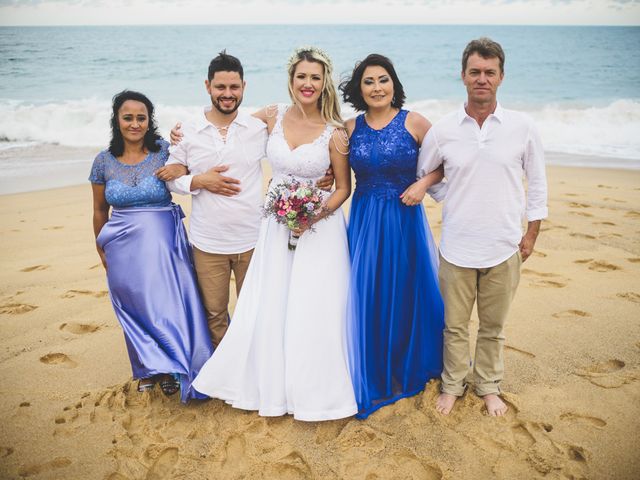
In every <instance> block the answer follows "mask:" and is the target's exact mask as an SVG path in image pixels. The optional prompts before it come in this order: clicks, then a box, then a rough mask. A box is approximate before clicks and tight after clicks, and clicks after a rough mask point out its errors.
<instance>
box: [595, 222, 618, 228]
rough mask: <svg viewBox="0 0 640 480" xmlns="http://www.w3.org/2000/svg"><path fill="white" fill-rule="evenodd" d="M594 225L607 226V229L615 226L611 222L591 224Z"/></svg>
mask: <svg viewBox="0 0 640 480" xmlns="http://www.w3.org/2000/svg"><path fill="white" fill-rule="evenodd" d="M593 224H594V225H607V226H609V227H615V226H616V224H615V223H613V222H593Z"/></svg>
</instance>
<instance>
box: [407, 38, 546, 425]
mask: <svg viewBox="0 0 640 480" xmlns="http://www.w3.org/2000/svg"><path fill="white" fill-rule="evenodd" d="M503 76H504V52H503V50H502V48H501V47H500V45H499V44H498V43H496V42H493V41H492V40H490V39H487V38H481V39H478V40H474V41H472V42H470V43H469V44H468V45H467V47H466V49H465V51H464V53H463V57H462V80H463V82H464V84H465V86H466V88H467V102H466V104H465V105H463V106H461V107H460V109H459V110H458V111H455V112H452V113H451V114H449V115H447V116H446V117H444V118H443V119H442V120H440V121H439V122H437V123H436V124H435V125H434V126H433V127H432V128H431V129H430V130H429V132H428V133H427V136H426V137H425V140H424V142H423V146H422V150H421V152H420V158H419V161H418V174H419V176H422V175H426V174H427V173H429V172H431V171H433V170H435V169H436V168H438V167H439V166H440V165H444V169H445V178H446V180H447V182H446V184H445V185H444V186H443V187H441V190H440V191H439V192H438V191H436V193H434V194H433V196H434V198H436V199H438V200H440V199H444V207H443V210H442V237H441V241H440V271H439V279H440V289H441V291H442V296H443V299H444V304H445V332H444V370H443V373H442V393H441V394H440V396H439V397H438V402H437V405H436V409H437V410H438V411H439V412H440V413H443V414H445V415H446V414H448V413H449V412H450V411H451V409H452V408H453V406H454V403H455V400H456V399H457V397H459V396H461V395H462V394H463V393H464V391H465V388H466V385H465V377H466V376H467V373H468V369H469V320H470V315H471V311H472V309H473V305H474V303H475V301H476V298H477V302H478V317H479V320H480V327H479V330H478V338H477V342H476V354H475V360H474V362H473V377H474V383H475V388H476V393H477V394H478V395H479V396H481V397H482V398H483V399H484V401H485V405H486V407H487V411H488V413H489V414H490V415H492V416H500V415H504V413H505V412H506V411H507V406H506V405H505V403H504V402H503V401H502V400H501V399H500V397H499V396H498V395H499V394H500V382H501V380H502V377H503V373H504V361H503V346H504V334H503V328H504V322H505V320H506V317H507V313H508V310H509V306H510V304H511V300H512V299H513V296H514V294H515V291H516V288H517V286H518V283H519V280H520V266H521V264H522V262H523V261H525V260H526V259H527V258H528V257H529V255H531V253H532V251H533V247H534V244H535V241H536V238H537V236H538V231H539V228H540V221H541V219H543V218H545V217H546V216H547V183H546V175H545V166H544V152H543V148H542V144H541V142H540V138H539V136H538V133H537V132H536V129H535V127H534V125H533V122H532V121H531V120H530V119H529V118H528V117H526V116H525V115H523V114H521V113H519V112H515V111H512V110H507V109H504V108H502V107H501V106H500V104H499V103H498V102H497V100H496V93H497V90H498V87H499V86H500V83H501V82H502V79H503ZM523 176H524V177H526V179H527V184H528V187H527V192H526V194H525V189H524V186H523ZM525 217H526V219H527V221H528V224H527V229H526V233H525V234H524V235H523V234H522V231H523V230H522V222H523V218H525Z"/></svg>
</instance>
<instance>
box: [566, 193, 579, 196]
mask: <svg viewBox="0 0 640 480" xmlns="http://www.w3.org/2000/svg"><path fill="white" fill-rule="evenodd" d="M564 196H565V197H579V196H580V195H578V194H577V193H565V194H564Z"/></svg>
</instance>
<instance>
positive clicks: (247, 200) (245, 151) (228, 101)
mask: <svg viewBox="0 0 640 480" xmlns="http://www.w3.org/2000/svg"><path fill="white" fill-rule="evenodd" d="M205 86H206V89H207V92H208V93H209V95H210V96H211V104H212V105H211V106H209V107H207V108H205V110H204V112H203V113H201V114H200V115H198V116H197V117H195V118H193V119H192V120H191V121H189V122H186V123H185V124H184V125H183V126H182V133H183V138H182V141H181V142H180V143H178V144H177V145H174V146H172V147H171V148H170V153H171V155H170V157H169V160H168V162H167V164H168V165H169V164H181V165H184V166H186V167H187V168H188V170H189V174H188V175H184V176H182V177H180V178H178V179H177V180H174V181H172V182H168V186H169V189H170V190H171V191H173V192H176V193H180V194H183V195H184V194H191V195H192V210H191V217H190V220H189V236H190V240H191V243H192V245H193V257H194V264H195V269H196V273H197V275H198V283H199V285H200V291H201V293H202V299H203V303H204V307H205V310H206V312H207V319H208V322H209V330H210V331H211V337H212V341H213V344H214V346H217V345H218V344H219V343H220V341H221V340H222V337H223V336H224V334H225V332H226V330H227V326H228V304H229V282H230V279H231V272H233V274H234V276H235V280H236V291H237V292H238V294H239V293H240V289H241V288H242V282H243V281H244V277H245V274H246V273H247V268H248V266H249V261H250V260H251V254H252V253H253V248H254V247H255V245H256V241H257V239H258V230H259V228H260V220H261V211H260V208H261V206H262V201H263V196H262V166H261V161H262V159H263V158H264V157H265V147H266V141H267V128H266V125H265V124H264V123H263V122H262V121H261V120H259V119H257V118H255V117H252V116H251V115H249V114H247V113H244V112H240V111H238V107H239V106H240V103H241V102H242V94H243V91H244V87H245V82H244V78H243V69H242V65H241V63H240V61H239V60H238V59H237V58H236V57H233V56H231V55H227V54H226V52H221V53H220V54H219V55H218V56H217V57H216V58H214V59H213V60H212V61H211V64H210V65H209V75H208V79H207V80H206V81H205ZM223 172H224V175H223Z"/></svg>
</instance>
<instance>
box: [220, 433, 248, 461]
mask: <svg viewBox="0 0 640 480" xmlns="http://www.w3.org/2000/svg"><path fill="white" fill-rule="evenodd" d="M246 449H247V441H246V440H245V438H244V436H243V435H236V434H233V435H231V436H230V437H229V438H228V439H227V441H226V442H225V444H224V460H223V461H222V468H223V469H224V468H229V469H244V468H246V466H247V458H246V456H245V451H246Z"/></svg>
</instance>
